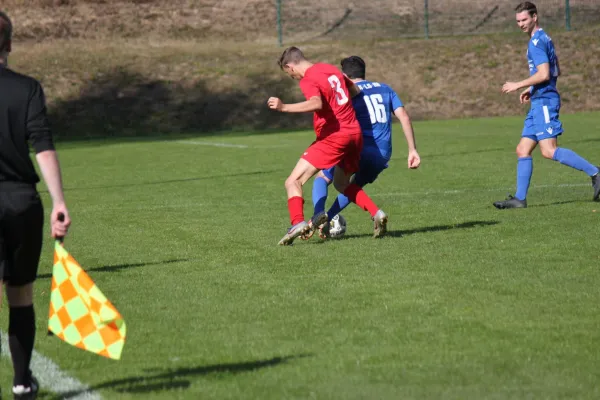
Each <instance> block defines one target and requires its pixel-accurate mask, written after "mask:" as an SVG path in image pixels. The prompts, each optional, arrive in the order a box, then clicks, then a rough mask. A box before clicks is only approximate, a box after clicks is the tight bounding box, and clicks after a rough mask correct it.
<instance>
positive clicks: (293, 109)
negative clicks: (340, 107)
mask: <svg viewBox="0 0 600 400" xmlns="http://www.w3.org/2000/svg"><path fill="white" fill-rule="evenodd" d="M267 104H268V106H269V108H270V109H271V110H277V111H280V112H288V113H306V112H314V111H319V110H320V109H322V108H323V100H321V97H320V96H313V97H311V98H310V99H308V100H306V101H302V102H300V103H292V104H285V103H284V102H283V101H281V99H279V98H277V97H271V98H269V100H268V101H267Z"/></svg>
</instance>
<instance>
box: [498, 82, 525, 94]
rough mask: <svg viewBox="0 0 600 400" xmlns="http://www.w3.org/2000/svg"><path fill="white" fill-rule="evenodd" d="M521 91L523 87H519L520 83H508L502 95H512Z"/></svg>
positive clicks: (504, 86) (503, 88)
mask: <svg viewBox="0 0 600 400" xmlns="http://www.w3.org/2000/svg"><path fill="white" fill-rule="evenodd" d="M519 89H521V86H519V83H518V82H506V83H505V84H504V85H503V86H502V93H512V92H515V91H517V90H519Z"/></svg>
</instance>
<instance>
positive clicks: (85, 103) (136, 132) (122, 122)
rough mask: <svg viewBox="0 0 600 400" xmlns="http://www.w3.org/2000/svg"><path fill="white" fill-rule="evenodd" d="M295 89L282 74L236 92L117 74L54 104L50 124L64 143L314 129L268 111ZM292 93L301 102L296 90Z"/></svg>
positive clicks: (305, 119) (301, 118)
mask: <svg viewBox="0 0 600 400" xmlns="http://www.w3.org/2000/svg"><path fill="white" fill-rule="evenodd" d="M295 85H296V84H295V83H294V82H293V81H292V80H291V79H285V78H284V77H283V76H281V75H279V74H278V75H274V76H268V75H259V76H248V77H246V79H244V80H243V82H238V84H236V85H232V86H231V87H225V88H219V89H215V88H214V85H211V82H210V80H208V79H205V80H202V79H200V80H197V81H195V82H193V83H189V82H188V83H184V82H179V83H177V82H171V81H166V80H161V79H156V78H152V77H148V76H144V75H142V74H140V73H137V72H134V71H130V70H128V69H127V68H115V69H113V70H109V71H106V72H104V73H102V74H98V75H97V76H95V77H94V78H93V79H91V80H90V81H89V82H88V83H87V84H86V86H84V87H83V88H82V89H81V91H80V94H79V96H78V97H76V98H72V99H66V100H63V101H59V102H57V103H55V104H52V107H51V108H50V121H51V122H52V129H53V132H54V133H55V135H57V137H58V140H59V141H62V142H70V141H81V140H88V139H90V138H124V137H128V138H129V139H130V140H131V138H132V137H133V138H136V139H143V138H146V137H154V138H155V139H159V140H160V139H162V140H168V139H170V138H171V137H181V135H185V134H191V133H193V134H196V135H198V134H202V135H214V134H216V132H223V131H230V130H244V131H247V130H260V131H265V130H281V129H290V128H291V129H293V128H297V127H298V126H303V127H304V128H305V129H310V128H311V126H312V125H311V118H310V117H311V116H310V115H300V114H297V115H283V114H282V113H278V112H275V111H273V110H270V109H269V108H268V107H267V99H268V98H269V97H270V96H275V95H283V94H285V93H288V92H290V91H292V90H294V87H295ZM293 93H295V94H296V96H300V91H299V90H297V89H296V91H295V92H293ZM298 98H299V97H298Z"/></svg>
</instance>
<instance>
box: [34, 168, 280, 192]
mask: <svg viewBox="0 0 600 400" xmlns="http://www.w3.org/2000/svg"><path fill="white" fill-rule="evenodd" d="M280 171H284V170H282V169H271V170H266V171H254V172H240V173H237V174H227V175H211V176H199V177H196V178H182V179H166V180H162V181H151V182H137V183H119V184H115V185H103V186H78V187H68V186H67V187H65V189H64V190H65V192H66V191H69V192H72V191H77V190H92V189H113V188H128V187H133V186H149V185H163V184H166V183H181V182H194V181H202V180H210V179H223V178H234V177H238V176H251V175H262V174H271V173H274V172H280ZM286 171H287V170H286ZM39 192H40V193H48V191H47V190H40V191H39Z"/></svg>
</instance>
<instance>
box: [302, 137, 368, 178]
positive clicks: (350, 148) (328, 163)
mask: <svg viewBox="0 0 600 400" xmlns="http://www.w3.org/2000/svg"><path fill="white" fill-rule="evenodd" d="M362 146H363V139H362V133H361V132H360V131H357V132H356V133H346V132H337V133H334V134H332V135H329V136H327V137H325V138H324V139H320V140H317V141H315V142H313V143H312V144H311V145H310V146H309V147H308V149H306V151H305V152H304V154H303V155H302V158H303V159H305V160H306V161H308V162H309V163H311V165H313V166H314V167H316V168H318V169H328V168H331V167H333V166H336V165H337V166H339V167H340V168H342V169H343V170H344V171H345V172H346V174H352V173H354V172H356V171H358V168H359V162H360V152H361V151H362Z"/></svg>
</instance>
